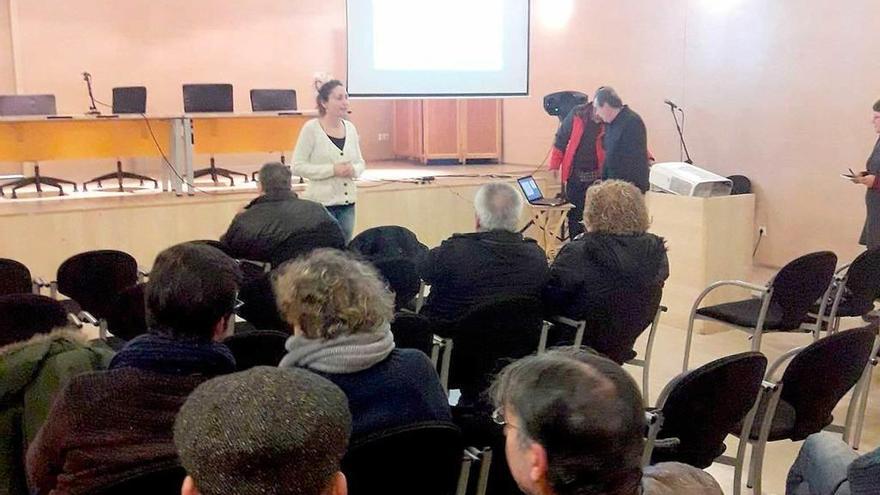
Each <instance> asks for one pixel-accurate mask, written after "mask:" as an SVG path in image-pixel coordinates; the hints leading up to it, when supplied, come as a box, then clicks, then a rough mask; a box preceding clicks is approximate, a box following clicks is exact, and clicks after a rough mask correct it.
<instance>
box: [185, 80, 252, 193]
mask: <svg viewBox="0 0 880 495" xmlns="http://www.w3.org/2000/svg"><path fill="white" fill-rule="evenodd" d="M183 111H184V112H186V113H226V112H232V111H233V98H232V85H231V84H184V85H183ZM194 139H198V136H194ZM206 175H210V176H211V180H213V181H214V183H215V184H216V183H217V182H218V180H217V177H225V178H227V179H229V185H230V186H234V185H235V179H234V178H233V177H232V176H233V175H240V176H242V177H244V180H245V181H247V174H243V173H241V172H233V171H232V170H228V169H225V168H218V167H216V166H215V164H214V157H213V156H212V157H211V158H210V166H208V168H203V169H199V170H196V171H194V172H193V177H194V178H199V177H204V176H206Z"/></svg>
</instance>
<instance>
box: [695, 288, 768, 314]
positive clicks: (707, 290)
mask: <svg viewBox="0 0 880 495" xmlns="http://www.w3.org/2000/svg"><path fill="white" fill-rule="evenodd" d="M728 285H729V286H735V287H741V288H743V289H749V290H751V291H754V292H760V293H761V297H762V298H763V297H764V296H766V295H767V294H768V293H769V292H770V287H769V286H766V285H757V284H753V283H750V282H744V281H742V280H719V281H717V282H714V283H711V284H709V286H708V287H706V288H705V289H703V292H700V295H699V296H697V299H696V300H695V301H694V305H693V306H692V307H691V313H696V312H697V310H698V309H700V303H701V302H703V299H705V298H706V296H708V295H709V293H710V292H712V291H713V290H715V289H717V288H719V287H724V286H728Z"/></svg>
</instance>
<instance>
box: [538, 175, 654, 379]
mask: <svg viewBox="0 0 880 495" xmlns="http://www.w3.org/2000/svg"><path fill="white" fill-rule="evenodd" d="M584 224H585V226H586V232H585V233H584V235H583V236H581V237H580V238H578V239H577V240H575V241H572V242H569V243H568V244H566V245H565V246H564V247H563V248H562V250H561V251H560V252H559V255H558V256H557V257H556V260H555V261H554V262H553V265H552V266H551V267H550V282H549V283H548V284H547V289H546V291H545V296H546V300H547V305H548V307H549V308H551V309H552V310H554V311H555V312H556V313H557V314H561V315H563V316H567V317H570V318H574V319H577V320H586V321H587V326H586V333H585V335H584V344H585V345H587V346H590V347H593V348H595V349H596V350H598V351H600V352H602V353H604V354H606V355H608V357H610V358H612V359H613V360H615V361H617V362H619V363H622V362H624V361H626V360H628V359H631V358H632V357H634V356H633V355H631V354H632V341H634V340H635V338H636V337H637V336H638V334H639V333H641V331H642V330H644V329H645V327H647V326H648V325H649V324H650V323H651V321H652V319H653V317H654V312H655V311H656V309H657V306H658V305H659V304H660V296H661V294H662V289H663V284H664V282H665V281H666V279H667V278H668V277H669V260H668V259H667V257H666V244H665V241H664V240H663V239H662V238H660V237H658V236H656V235H654V234H650V233H648V227H649V225H650V221H649V220H648V209H647V207H646V206H645V197H644V195H643V194H642V193H641V191H640V190H639V189H638V188H636V187H635V186H634V185H632V184H630V183H629V182H624V181H621V180H607V181H603V182H600V183H598V184H596V185H594V186H592V187H590V188H589V189H588V190H587V196H586V202H585V206H584ZM624 333H626V334H627V335H626V336H624V335H623V334H624Z"/></svg>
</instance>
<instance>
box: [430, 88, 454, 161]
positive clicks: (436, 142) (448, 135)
mask: <svg viewBox="0 0 880 495" xmlns="http://www.w3.org/2000/svg"><path fill="white" fill-rule="evenodd" d="M458 107H459V105H458V100H452V99H449V100H424V101H423V102H422V124H423V129H422V132H423V135H422V143H423V145H424V150H425V154H424V158H425V160H432V159H435V160H436V159H450V158H454V159H457V160H458V161H463V156H462V153H461V146H460V143H459V118H460V117H459V109H458Z"/></svg>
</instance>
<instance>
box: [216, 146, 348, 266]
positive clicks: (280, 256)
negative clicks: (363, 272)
mask: <svg viewBox="0 0 880 495" xmlns="http://www.w3.org/2000/svg"><path fill="white" fill-rule="evenodd" d="M290 177H291V174H290V169H289V168H287V166H286V165H282V164H281V163H267V164H265V165H263V168H261V169H260V184H259V187H260V193H261V194H260V196H259V197H258V198H257V199H255V200H253V201H251V202H250V203H249V204H248V205H247V206H245V207H244V211H242V212H241V213H239V214H238V215H236V216H235V218H234V219H233V220H232V224H231V225H230V226H229V229H228V230H227V231H226V233H225V234H223V236H222V237H221V238H220V242H222V243H223V245H224V246H225V251H226V252H227V253H229V254H230V255H231V256H232V257H234V258H241V259H248V260H254V261H263V262H268V263H271V264H272V266H278V265H280V264H281V263H284V262H285V261H287V260H289V259H292V258H295V257H297V256H300V255H302V254H305V253H308V252H309V251H311V250H312V249H315V248H320V247H331V248H336V249H344V248H345V237H343V235H342V229H340V228H339V224H338V223H336V220H334V219H333V217H331V216H330V213H328V212H327V209H326V208H324V207H323V206H321V204H320V203H316V202H314V201H308V200H305V199H299V197H297V195H296V193H294V192H293V191H292V190H291V183H290Z"/></svg>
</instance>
